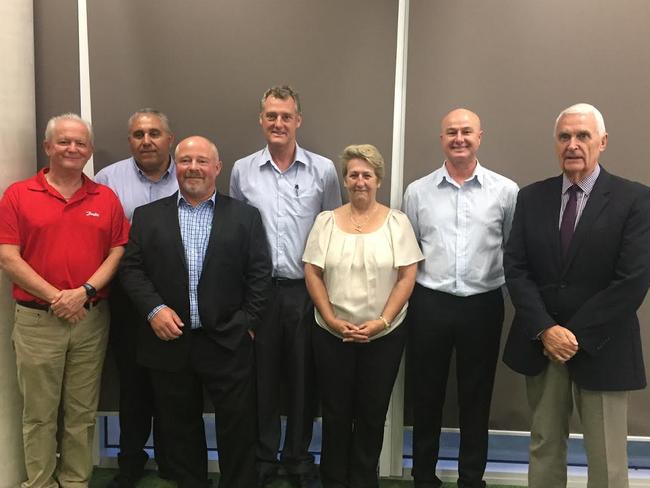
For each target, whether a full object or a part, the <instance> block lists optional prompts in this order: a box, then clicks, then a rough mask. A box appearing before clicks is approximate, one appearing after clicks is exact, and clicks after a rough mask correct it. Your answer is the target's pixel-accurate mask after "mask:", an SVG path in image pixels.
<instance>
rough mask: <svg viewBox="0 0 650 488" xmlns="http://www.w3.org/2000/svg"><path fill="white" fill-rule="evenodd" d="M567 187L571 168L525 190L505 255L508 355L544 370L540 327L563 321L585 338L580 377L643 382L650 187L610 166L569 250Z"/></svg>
mask: <svg viewBox="0 0 650 488" xmlns="http://www.w3.org/2000/svg"><path fill="white" fill-rule="evenodd" d="M561 193H562V176H558V177H555V178H550V179H547V180H544V181H540V182H537V183H533V184H532V185H530V186H528V187H526V188H524V189H522V190H521V191H520V192H519V196H518V198H517V206H516V210H515V216H514V222H513V227H512V231H511V233H510V237H509V240H508V243H507V245H506V251H505V254H504V268H505V275H506V283H507V286H508V290H509V292H510V296H511V298H512V302H513V304H514V306H515V316H514V320H513V323H512V327H511V329H510V333H509V336H508V340H507V343H506V347H505V352H504V361H505V363H506V364H507V365H508V366H509V367H511V368H512V369H513V370H515V371H517V372H519V373H522V374H525V375H529V376H535V375H537V374H540V373H541V372H542V371H543V370H544V368H545V367H546V365H547V363H548V361H549V359H548V358H547V357H546V356H544V355H543V346H542V343H541V341H540V340H539V339H538V338H537V336H538V334H539V333H540V332H541V331H543V330H544V329H546V328H548V327H550V326H552V325H555V324H560V325H562V326H563V327H566V328H568V329H569V330H571V331H572V332H573V333H574V334H575V336H576V338H577V340H578V344H579V351H578V353H577V354H576V355H575V356H574V357H573V358H572V359H570V360H569V361H568V362H567V363H566V364H567V366H568V369H569V374H570V376H571V379H572V380H573V381H574V382H575V383H576V384H577V385H579V386H581V387H583V388H585V389H590V390H601V391H607V390H612V391H614V390H633V389H640V388H643V387H644V386H645V384H646V378H645V368H644V364H643V355H642V351H641V336H640V330H639V320H638V317H637V309H638V308H639V306H640V305H641V303H642V302H643V299H644V297H645V295H646V291H647V289H648V286H649V284H650V189H649V188H648V187H646V186H644V185H642V184H640V183H635V182H631V181H628V180H625V179H623V178H619V177H617V176H614V175H611V174H610V173H608V172H606V171H605V170H604V169H603V168H602V167H601V173H600V175H599V176H598V179H597V180H596V183H595V185H594V188H593V190H592V192H591V194H590V196H589V199H588V200H587V204H586V206H585V208H584V210H583V213H582V216H581V218H580V220H579V221H578V225H577V227H576V230H575V233H574V236H573V239H572V241H571V244H570V247H569V250H568V253H567V256H566V258H563V257H562V251H561V245H560V231H559V221H560V220H559V219H560V206H561Z"/></svg>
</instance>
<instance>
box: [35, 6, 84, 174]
mask: <svg viewBox="0 0 650 488" xmlns="http://www.w3.org/2000/svg"><path fill="white" fill-rule="evenodd" d="M78 30H79V29H78V24H77V0H56V1H55V2H52V1H51V0H34V61H35V63H34V64H35V73H36V149H37V151H36V153H37V157H38V167H39V168H40V167H43V166H47V156H46V155H45V153H44V152H43V150H42V148H41V144H42V142H43V134H44V132H45V126H46V124H47V121H48V120H49V118H50V117H52V116H53V115H57V114H60V113H63V112H74V113H79V111H80V103H79V36H78Z"/></svg>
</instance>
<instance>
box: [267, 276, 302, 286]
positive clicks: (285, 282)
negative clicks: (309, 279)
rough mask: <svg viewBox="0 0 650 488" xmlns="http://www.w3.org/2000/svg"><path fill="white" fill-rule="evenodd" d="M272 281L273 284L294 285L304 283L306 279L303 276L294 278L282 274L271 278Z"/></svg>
mask: <svg viewBox="0 0 650 488" xmlns="http://www.w3.org/2000/svg"><path fill="white" fill-rule="evenodd" d="M271 282H272V283H273V286H294V285H299V284H301V283H304V282H305V280H304V279H302V278H298V279H295V280H294V279H292V278H283V277H281V276H276V277H273V278H271Z"/></svg>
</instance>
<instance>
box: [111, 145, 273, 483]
mask: <svg viewBox="0 0 650 488" xmlns="http://www.w3.org/2000/svg"><path fill="white" fill-rule="evenodd" d="M175 159H176V177H177V178H178V186H179V192H180V193H176V194H174V195H172V196H171V197H167V198H163V199H161V200H158V201H156V202H153V203H151V204H148V205H144V206H142V207H139V208H137V209H136V211H135V213H134V216H133V226H132V229H131V234H130V236H129V244H128V246H127V251H126V254H125V256H124V259H123V260H122V264H121V268H120V278H121V280H122V284H123V286H124V288H125V290H126V292H127V293H128V295H129V297H130V298H131V300H132V301H133V303H134V305H135V307H136V308H137V309H138V311H139V313H140V314H141V315H142V317H146V318H147V321H148V324H147V323H144V325H143V327H141V329H140V334H139V337H138V361H139V362H141V363H142V364H143V365H144V366H146V367H148V368H149V369H150V371H151V377H152V385H153V389H154V394H155V397H156V398H155V399H156V403H157V405H159V408H160V418H161V426H162V429H163V434H164V436H165V438H166V439H167V440H168V446H169V447H168V453H167V459H168V462H169V464H170V466H171V468H172V470H173V471H174V473H175V476H176V477H177V479H176V481H177V482H178V486H179V488H205V487H206V486H207V485H208V479H207V452H206V443H205V433H204V426H203V418H202V411H203V399H202V393H203V388H204V387H205V389H206V391H207V392H208V394H209V396H210V399H211V400H212V402H213V403H214V407H215V412H216V418H217V445H218V449H219V466H220V470H221V478H220V482H219V487H220V488H251V487H252V486H255V483H256V475H255V437H256V432H255V398H254V376H253V336H254V330H255V328H256V327H257V325H258V324H259V323H260V320H261V315H262V313H263V312H264V309H265V307H266V303H267V300H268V292H269V287H270V282H271V260H270V257H269V254H268V244H267V241H266V234H265V232H264V227H263V225H262V220H261V217H260V214H259V212H258V211H257V210H256V209H255V208H253V207H251V206H249V205H246V204H244V203H241V202H238V201H237V200H234V199H231V198H229V197H227V196H224V195H220V194H218V193H217V192H216V183H215V182H216V178H217V176H218V175H219V173H220V171H221V161H219V154H218V152H217V148H216V146H215V145H214V144H213V143H212V142H210V141H209V140H207V139H205V138H203V137H198V136H195V137H190V138H187V139H185V140H184V141H182V142H181V143H179V145H178V147H177V148H176V157H175Z"/></svg>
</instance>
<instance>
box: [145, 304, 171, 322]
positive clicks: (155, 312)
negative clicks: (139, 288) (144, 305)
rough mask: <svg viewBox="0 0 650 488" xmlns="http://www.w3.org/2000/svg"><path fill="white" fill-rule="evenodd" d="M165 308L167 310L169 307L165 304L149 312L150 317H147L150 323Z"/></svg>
mask: <svg viewBox="0 0 650 488" xmlns="http://www.w3.org/2000/svg"><path fill="white" fill-rule="evenodd" d="M163 308H167V305H165V304H164V303H163V304H162V305H158V306H157V307H155V308H154V309H153V310H152V311H151V312H149V315H147V320H148V321H149V320H151V319H152V318H154V316H155V315H156V314H157V313H158V312H160V311H161V310H162V309H163Z"/></svg>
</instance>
